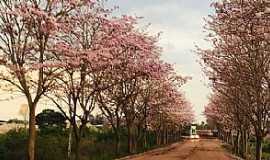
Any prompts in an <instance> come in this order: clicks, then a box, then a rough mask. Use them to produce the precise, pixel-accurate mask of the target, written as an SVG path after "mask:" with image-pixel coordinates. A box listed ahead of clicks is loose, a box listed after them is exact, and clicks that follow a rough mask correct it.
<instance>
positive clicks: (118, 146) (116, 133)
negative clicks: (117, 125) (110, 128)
mask: <svg viewBox="0 0 270 160" xmlns="http://www.w3.org/2000/svg"><path fill="white" fill-rule="evenodd" d="M115 136H116V142H115V154H116V155H117V156H118V155H119V153H120V147H121V143H120V139H121V137H120V134H119V132H118V131H115Z"/></svg>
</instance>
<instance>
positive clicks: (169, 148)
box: [115, 140, 185, 160]
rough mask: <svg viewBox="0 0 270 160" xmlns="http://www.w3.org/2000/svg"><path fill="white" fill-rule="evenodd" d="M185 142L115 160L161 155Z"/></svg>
mask: <svg viewBox="0 0 270 160" xmlns="http://www.w3.org/2000/svg"><path fill="white" fill-rule="evenodd" d="M184 142H185V140H184V141H179V142H176V143H172V144H169V145H165V146H161V147H159V148H155V149H152V150H149V151H146V152H143V153H139V154H134V155H130V156H126V157H122V158H118V159H115V160H128V159H131V158H137V157H140V156H143V155H145V154H155V153H159V152H160V151H162V152H166V151H169V150H171V149H173V148H175V146H176V145H178V144H179V143H184Z"/></svg>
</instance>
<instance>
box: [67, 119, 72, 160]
mask: <svg viewBox="0 0 270 160" xmlns="http://www.w3.org/2000/svg"><path fill="white" fill-rule="evenodd" d="M71 147H72V125H71V124H70V126H69V135H68V155H67V159H68V160H70V159H71Z"/></svg>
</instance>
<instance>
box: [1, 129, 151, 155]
mask: <svg viewBox="0 0 270 160" xmlns="http://www.w3.org/2000/svg"><path fill="white" fill-rule="evenodd" d="M37 135H38V136H37V160H66V159H67V148H68V130H65V129H62V128H57V127H55V128H54V127H52V128H46V129H45V130H44V129H43V130H42V131H38V133H37ZM120 135H121V142H120V144H121V145H120V152H119V154H118V155H116V154H115V145H116V141H115V140H116V137H115V135H114V133H113V131H112V129H110V128H105V127H101V128H100V127H98V128H96V127H95V126H92V127H89V128H86V129H85V131H84V136H83V138H82V140H81V142H82V143H81V149H80V154H81V159H80V160H113V159H115V158H118V157H122V156H126V155H128V152H127V131H126V129H121V130H120ZM73 140H74V138H73ZM147 142H148V143H147V146H145V147H142V146H141V145H140V146H138V147H140V148H139V150H138V152H143V151H146V150H148V149H152V148H153V147H156V139H155V134H154V132H148V133H147ZM26 144H27V130H25V129H19V130H11V131H9V132H8V133H6V134H3V135H0V160H25V159H23V158H25V157H26V155H25V154H26V148H27V147H26ZM74 144H75V143H74V141H73V148H72V150H73V151H74V149H75V148H74V147H75V145H74ZM73 154H74V152H73Z"/></svg>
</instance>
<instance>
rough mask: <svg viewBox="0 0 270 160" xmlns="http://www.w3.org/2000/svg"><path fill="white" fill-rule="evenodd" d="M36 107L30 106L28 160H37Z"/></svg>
mask: <svg viewBox="0 0 270 160" xmlns="http://www.w3.org/2000/svg"><path fill="white" fill-rule="evenodd" d="M35 110H36V105H29V138H28V160H35V142H36V127H35V124H36V117H35Z"/></svg>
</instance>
